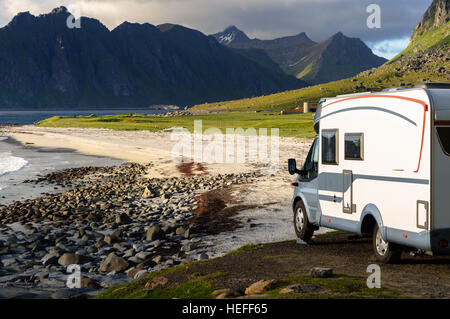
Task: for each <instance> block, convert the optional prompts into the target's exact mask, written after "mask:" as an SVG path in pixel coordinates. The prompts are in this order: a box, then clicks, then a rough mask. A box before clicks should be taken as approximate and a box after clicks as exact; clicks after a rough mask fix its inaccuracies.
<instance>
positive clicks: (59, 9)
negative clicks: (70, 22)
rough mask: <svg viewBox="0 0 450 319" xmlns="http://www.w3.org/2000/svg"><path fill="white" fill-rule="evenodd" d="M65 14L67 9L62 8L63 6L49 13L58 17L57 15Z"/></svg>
mask: <svg viewBox="0 0 450 319" xmlns="http://www.w3.org/2000/svg"><path fill="white" fill-rule="evenodd" d="M66 13H68V11H67V8H66V7H64V6H61V7H58V8H55V9H53V10H52V11H51V12H50V14H55V15H58V14H66Z"/></svg>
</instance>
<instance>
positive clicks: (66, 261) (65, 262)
mask: <svg viewBox="0 0 450 319" xmlns="http://www.w3.org/2000/svg"><path fill="white" fill-rule="evenodd" d="M79 263H80V256H79V255H77V254H71V253H65V254H63V255H62V256H61V257H59V259H58V264H60V265H61V266H66V267H67V266H69V265H74V264H79Z"/></svg>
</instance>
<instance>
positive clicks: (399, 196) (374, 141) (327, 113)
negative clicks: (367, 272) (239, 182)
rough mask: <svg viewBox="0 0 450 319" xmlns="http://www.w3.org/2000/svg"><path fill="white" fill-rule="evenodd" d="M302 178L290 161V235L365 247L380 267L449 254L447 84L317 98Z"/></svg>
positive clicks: (449, 86) (449, 91) (449, 107)
mask: <svg viewBox="0 0 450 319" xmlns="http://www.w3.org/2000/svg"><path fill="white" fill-rule="evenodd" d="M314 129H315V131H316V134H317V135H316V137H315V139H314V142H313V143H312V146H311V149H310V151H309V153H308V156H307V158H306V160H305V163H304V164H303V166H302V167H301V169H298V168H297V165H296V161H295V159H290V160H289V163H288V164H289V173H290V174H291V175H294V174H296V175H297V178H296V180H295V182H293V183H292V186H294V187H295V188H294V198H293V202H292V208H293V212H294V227H295V232H296V234H297V236H298V237H299V238H300V239H302V240H304V241H306V242H308V241H309V240H310V239H311V237H312V236H313V233H314V231H315V230H317V229H319V227H327V228H331V229H336V230H342V231H346V232H350V233H355V234H358V235H360V236H371V237H372V238H373V249H374V252H375V256H376V258H377V260H378V261H379V262H384V263H391V262H395V261H398V259H399V258H400V255H401V253H402V251H408V250H409V251H417V252H419V253H427V254H433V255H436V254H448V253H450V246H449V241H450V83H426V84H420V85H417V86H415V87H414V88H410V89H406V88H391V89H386V90H384V91H382V92H376V93H372V92H366V93H358V94H351V95H341V96H337V97H334V98H324V99H322V100H321V101H320V103H319V105H318V107H317V112H316V115H315V118H314Z"/></svg>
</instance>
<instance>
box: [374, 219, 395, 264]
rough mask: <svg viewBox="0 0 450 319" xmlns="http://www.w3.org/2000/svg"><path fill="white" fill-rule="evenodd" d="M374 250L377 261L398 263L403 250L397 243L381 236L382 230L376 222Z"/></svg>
mask: <svg viewBox="0 0 450 319" xmlns="http://www.w3.org/2000/svg"><path fill="white" fill-rule="evenodd" d="M373 250H374V252H375V257H376V259H377V261H379V262H382V263H384V264H392V263H396V262H398V261H399V260H400V256H401V254H402V250H401V249H400V247H398V246H397V245H395V244H392V243H389V242H387V241H385V240H384V239H383V238H382V237H381V231H380V228H379V227H378V224H375V227H374V230H373Z"/></svg>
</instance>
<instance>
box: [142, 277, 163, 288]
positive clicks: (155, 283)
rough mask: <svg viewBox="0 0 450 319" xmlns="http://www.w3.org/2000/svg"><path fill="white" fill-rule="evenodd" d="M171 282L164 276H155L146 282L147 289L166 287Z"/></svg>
mask: <svg viewBox="0 0 450 319" xmlns="http://www.w3.org/2000/svg"><path fill="white" fill-rule="evenodd" d="M168 282H169V279H167V278H166V277H163V276H157V277H155V278H152V279H150V280H149V281H147V282H146V283H145V288H146V289H153V288H156V287H164V286H165V285H167V283H168Z"/></svg>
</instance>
